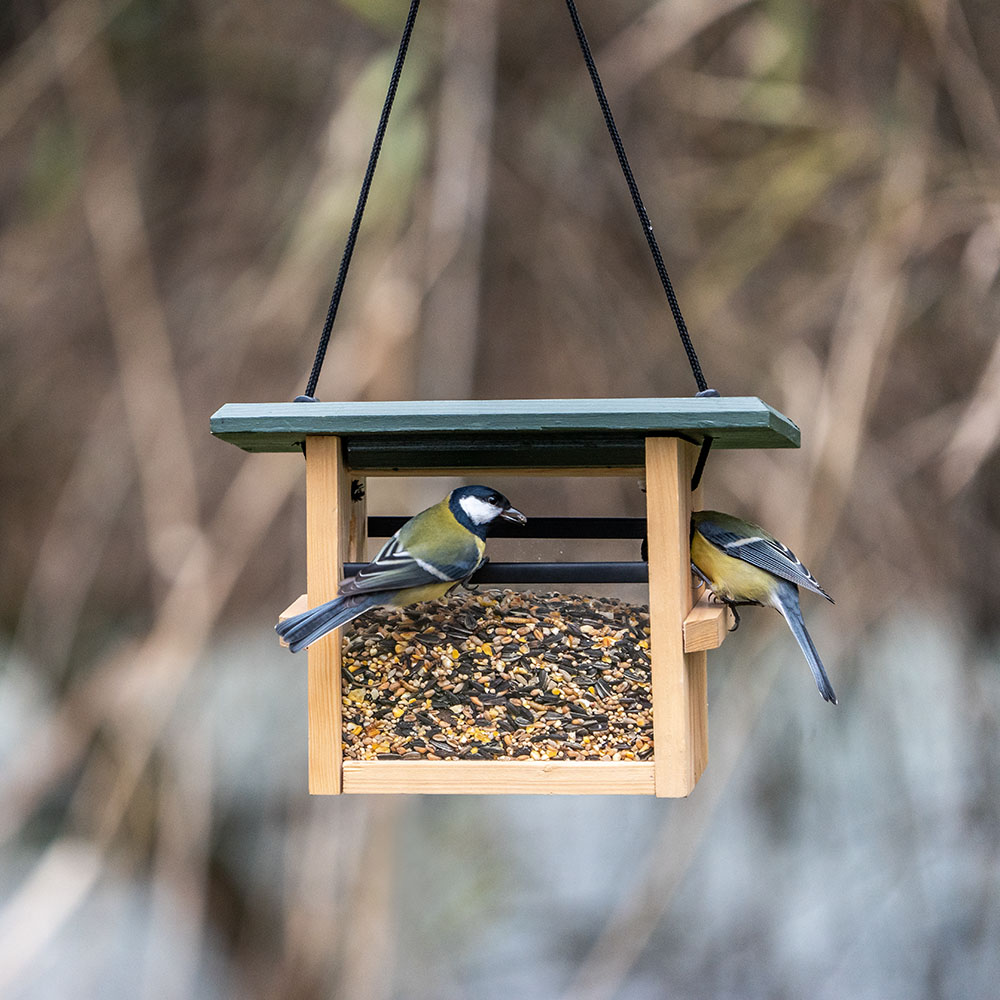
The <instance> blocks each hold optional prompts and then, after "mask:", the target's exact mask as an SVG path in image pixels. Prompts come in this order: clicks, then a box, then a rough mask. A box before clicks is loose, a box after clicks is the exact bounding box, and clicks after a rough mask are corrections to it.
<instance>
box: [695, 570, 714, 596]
mask: <svg viewBox="0 0 1000 1000" xmlns="http://www.w3.org/2000/svg"><path fill="white" fill-rule="evenodd" d="M691 572H692V573H694V575H695V576H696V577H698V579H699V580H701V582H702V585H703V586H705V587H707V588H708V591H709V593H710V594H711V595H712V596H713V597H714V596H715V591H714V590H712V585H711V584H710V583H709V582H708V577H707V576H705V574H704V573H702V571H701V570H700V569H698V567H697V566H695V564H694V563H691Z"/></svg>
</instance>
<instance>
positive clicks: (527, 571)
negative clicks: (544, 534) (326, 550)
mask: <svg viewBox="0 0 1000 1000" xmlns="http://www.w3.org/2000/svg"><path fill="white" fill-rule="evenodd" d="M363 565H364V563H345V564H344V576H345V577H348V576H354V574H355V573H357V572H358V570H359V569H361V567H362V566H363ZM648 580H649V566H648V565H647V564H646V563H644V562H537V563H535V562H520V563H519V562H507V563H495V562H491V563H487V564H486V565H485V566H484V567H483V568H482V569H481V570H480V571H479V572H478V573H476V574H475V575H474V576H473V577H472V582H473V583H477V584H478V583H646V582H648Z"/></svg>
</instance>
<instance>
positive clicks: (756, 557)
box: [698, 520, 833, 603]
mask: <svg viewBox="0 0 1000 1000" xmlns="http://www.w3.org/2000/svg"><path fill="white" fill-rule="evenodd" d="M698 531H700V532H701V533H702V535H704V536H705V538H706V539H707V540H708V541H710V542H711V543H712V544H713V545H714V546H716V548H718V549H721V550H722V551H723V552H724V553H725V554H726V555H727V556H732V557H733V558H734V559H743V560H744V561H745V562H748V563H750V564H751V565H753V566H759V567H760V568H761V569H766V570H767V571H768V572H769V573H773V574H774V575H775V576H780V577H781V578H782V579H783V580H788V581H789V583H794V584H796V585H797V586H799V587H805V588H806V590H811V591H813V592H814V593H816V594H820V595H821V596H822V597H825V598H826V599H827V600H828V601H830V602H831V603H833V598H832V597H831V596H830V595H829V594H828V593H827V592H826V591H825V590H824V589H823V588H822V587H821V586H820V585H819V583H818V582H817V580H816V577H814V576H813V575H812V573H810V572H809V570H807V569H806V568H805V566H803V565H802V563H801V562H800V560H799V559H798V557H797V556H796V555H795V553H794V552H793V551H792V550H791V549H790V548H789V547H788V546H787V545H785V544H784V543H783V542H779V541H778V539H777V538H774V537H772V536H771V535H769V534H767V533H764V532H762V533H761V534H756V535H752V536H749V537H748V536H745V535H739V534H736V532H733V531H728V530H726V529H725V528H723V527H721V526H720V525H718V524H716V523H715V522H713V521H711V520H703V521H701V522H700V523H699V524H698Z"/></svg>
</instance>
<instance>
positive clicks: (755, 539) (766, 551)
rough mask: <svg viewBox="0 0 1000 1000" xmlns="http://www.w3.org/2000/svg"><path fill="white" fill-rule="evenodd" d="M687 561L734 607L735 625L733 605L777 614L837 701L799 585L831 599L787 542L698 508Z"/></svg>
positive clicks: (828, 697) (819, 681)
mask: <svg viewBox="0 0 1000 1000" xmlns="http://www.w3.org/2000/svg"><path fill="white" fill-rule="evenodd" d="M691 565H692V567H693V568H694V571H695V572H696V573H697V574H698V576H699V577H701V579H702V580H703V581H704V582H705V585H706V586H707V587H708V588H709V589H710V590H711V591H712V593H713V594H714V595H715V596H716V598H717V599H718V600H720V601H721V602H722V603H723V604H727V605H729V606H730V607H731V608H732V609H733V613H734V614H735V615H736V624H737V625H738V624H739V614H738V612H736V606H737V605H741V604H759V605H764V606H766V607H770V608H774V609H775V610H777V611H779V612H781V615H782V617H783V618H784V619H785V621H786V622H788V627H789V628H790V629H791V630H792V635H794V636H795V639H796V641H797V642H798V644H799V647H800V648H801V650H802V652H803V654H804V655H805V658H806V662H807V663H808V664H809V669H810V670H812V675H813V677H814V678H815V679H816V686H817V687H818V688H819V693H820V694H821V695H822V696H823V697H824V698H825V699H826V700H827V701H829V702H832V703H833V704H834V705H836V704H837V696H836V695H835V694H834V693H833V688H832V687H831V685H830V680H829V678H828V677H827V676H826V671H825V670H824V669H823V664H822V662H821V661H820V658H819V654H818V653H817V652H816V647H815V646H814V645H813V641H812V639H811V638H810V636H809V633H808V632H807V631H806V626H805V623H804V622H803V621H802V612H801V611H800V610H799V587H800V586H801V587H805V588H806V590H811V591H813V592H814V593H816V594H820V595H821V596H823V597H825V598H826V599H827V600H828V601H829V602H830V603H831V604H832V603H833V598H832V597H831V596H830V595H829V594H828V593H827V592H826V591H825V590H824V589H823V588H822V587H821V586H820V585H819V584H818V583H817V582H816V578H815V577H814V576H813V575H812V573H810V572H809V570H807V569H806V568H805V566H803V565H802V563H801V562H799V560H798V559H797V558H796V557H795V553H794V552H792V550H791V549H789V548H788V546H787V545H783V544H782V543H781V542H779V541H778V539H777V538H775V537H774V536H773V535H771V534H769V533H768V532H766V531H765V530H764V529H763V528H761V527H760V526H759V525H756V524H751V523H750V522H749V521H743V520H740V518H738V517H733V516H732V515H730V514H721V513H719V511H717V510H700V511H696V512H695V513H694V514H692V515H691ZM734 628H735V626H734Z"/></svg>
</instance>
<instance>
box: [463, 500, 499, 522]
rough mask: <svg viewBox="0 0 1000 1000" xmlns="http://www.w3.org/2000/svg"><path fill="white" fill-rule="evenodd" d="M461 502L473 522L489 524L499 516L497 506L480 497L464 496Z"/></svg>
mask: <svg viewBox="0 0 1000 1000" xmlns="http://www.w3.org/2000/svg"><path fill="white" fill-rule="evenodd" d="M459 504H460V505H461V507H462V510H464V511H465V513H466V514H468V515H469V520H470V521H472V523H473V524H489V522H490V521H492V520H493V519H494V518H495V517H496V516H497V509H496V507H494V506H493V505H492V504H488V503H487V502H486V501H485V500H480V499H479V497H462V499H461V500H459Z"/></svg>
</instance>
